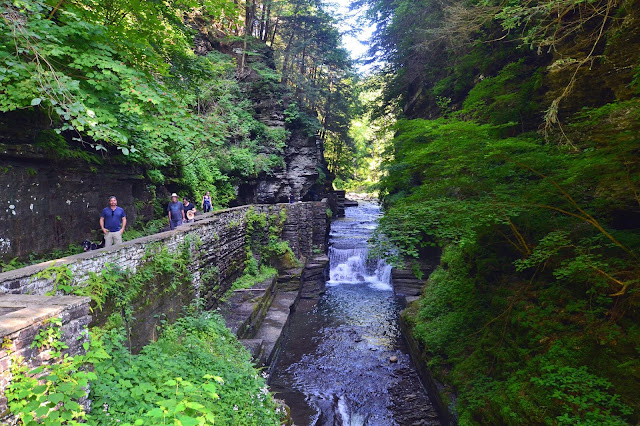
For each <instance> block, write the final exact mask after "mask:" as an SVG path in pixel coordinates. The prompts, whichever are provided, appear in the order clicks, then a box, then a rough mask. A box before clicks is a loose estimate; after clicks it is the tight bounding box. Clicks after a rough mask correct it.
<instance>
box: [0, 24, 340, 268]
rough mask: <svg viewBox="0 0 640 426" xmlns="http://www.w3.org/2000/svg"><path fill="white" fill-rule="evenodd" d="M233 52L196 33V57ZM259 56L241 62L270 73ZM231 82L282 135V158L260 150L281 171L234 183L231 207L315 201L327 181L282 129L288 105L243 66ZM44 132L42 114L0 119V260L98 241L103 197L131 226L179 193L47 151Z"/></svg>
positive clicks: (305, 143)
mask: <svg viewBox="0 0 640 426" xmlns="http://www.w3.org/2000/svg"><path fill="white" fill-rule="evenodd" d="M241 47H242V45H241V43H239V42H236V43H235V44H234V43H231V44H225V45H223V44H221V43H219V42H215V41H213V42H212V41H209V40H208V39H207V38H206V36H204V35H201V36H200V37H199V38H198V39H197V40H196V47H195V50H196V53H198V54H206V53H207V52H209V51H212V50H219V51H221V52H223V53H228V54H231V55H233V56H236V57H238V55H239V53H238V52H242V50H241V49H240V48H241ZM259 51H260V54H259V55H255V56H248V57H247V63H252V62H256V61H260V62H262V64H264V65H266V66H267V67H270V68H275V65H274V62H273V58H272V51H271V50H270V49H268V48H267V47H266V46H264V45H262V46H259ZM262 64H261V65H262ZM274 72H275V71H274ZM239 78H240V79H241V81H242V84H243V86H244V89H245V90H246V92H247V94H248V95H249V97H250V99H252V101H253V111H252V113H253V114H254V116H255V117H257V118H258V119H259V120H260V121H261V122H263V123H264V124H265V125H267V126H269V127H271V128H283V129H284V128H286V130H287V131H288V132H289V137H288V138H287V140H286V144H285V146H284V148H283V152H265V153H266V154H275V155H277V156H280V157H282V158H283V160H284V161H283V162H282V165H281V166H279V167H276V168H275V169H273V170H272V171H271V172H269V173H261V174H260V175H258V176H257V177H255V178H253V179H250V180H246V178H241V177H237V178H235V179H236V185H235V186H236V195H237V197H236V199H235V200H234V201H232V202H231V203H230V204H231V206H238V205H245V204H256V203H258V204H274V203H282V202H289V201H290V199H291V198H292V199H293V200H295V201H314V200H315V201H317V200H320V199H322V198H323V197H324V196H325V195H326V193H327V188H328V189H329V190H330V187H331V183H330V181H329V180H327V179H326V176H330V175H329V173H328V171H327V167H326V162H325V161H324V156H323V150H322V143H321V141H320V139H319V138H318V137H317V136H316V135H315V134H312V133H313V132H309V130H307V129H304V128H300V126H296V125H295V124H290V123H286V120H285V114H284V111H285V108H286V106H287V105H288V104H289V103H290V102H292V101H291V99H290V98H289V97H288V95H287V94H286V91H285V90H284V89H283V88H282V87H281V86H280V85H279V84H278V83H274V82H266V81H265V79H264V77H262V76H261V75H260V74H258V73H257V72H256V71H254V70H253V69H251V68H247V69H246V71H245V72H244V73H241V75H240V77H239ZM50 126H51V123H50V120H49V119H48V118H47V117H46V116H43V115H37V114H29V113H28V114H3V115H0V203H1V205H0V207H1V209H0V260H3V261H7V260H9V259H11V258H14V257H20V258H24V257H26V256H28V255H29V254H30V253H43V252H47V251H49V250H51V249H53V248H64V247H67V246H69V245H70V244H74V243H75V244H80V243H81V242H82V241H83V240H85V239H93V240H96V241H98V240H99V239H101V235H100V233H99V227H98V218H99V214H100V211H101V209H102V208H104V207H105V206H106V205H107V204H108V203H107V198H108V197H109V196H110V195H116V196H117V197H118V204H119V205H120V206H121V207H123V208H124V209H125V211H126V212H127V219H128V222H129V225H133V224H134V223H135V220H136V219H137V218H138V217H139V216H140V215H143V216H145V217H147V218H151V217H153V203H152V201H153V200H154V197H155V196H159V195H160V194H162V195H168V194H169V193H171V192H173V191H179V188H176V187H169V188H164V187H157V188H153V187H149V186H148V182H147V181H145V178H144V170H143V169H141V168H135V167H131V166H124V165H121V164H118V163H117V162H114V163H109V162H108V161H107V160H105V162H103V164H96V163H93V164H92V163H91V162H87V161H86V159H82V158H74V157H72V156H69V157H68V158H61V155H60V150H59V149H58V150H56V149H52V148H51V147H49V148H47V146H49V145H50V144H49V145H48V144H47V141H46V140H45V141H44V142H43V140H42V139H43V138H45V139H46V136H43V135H46V134H47V132H50V130H47V129H48V128H50ZM310 133H311V134H310ZM265 149H266V148H265ZM78 152H79V151H76V154H75V155H77V153H78ZM92 155H93V154H92ZM231 178H232V179H233V178H234V177H233V176H232V177H231ZM154 191H155V192H154Z"/></svg>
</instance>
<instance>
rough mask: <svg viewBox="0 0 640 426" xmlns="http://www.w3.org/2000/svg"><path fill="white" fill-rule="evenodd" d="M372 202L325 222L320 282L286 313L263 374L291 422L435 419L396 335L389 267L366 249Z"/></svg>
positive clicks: (373, 218)
mask: <svg viewBox="0 0 640 426" xmlns="http://www.w3.org/2000/svg"><path fill="white" fill-rule="evenodd" d="M379 216H380V209H379V207H378V206H377V205H376V204H375V203H372V202H361V203H360V206H359V207H347V208H346V216H345V217H344V218H340V219H336V220H334V221H333V223H332V231H331V239H330V243H331V244H330V249H329V259H330V263H329V271H328V276H327V277H326V278H327V279H326V280H325V282H324V290H323V291H320V292H313V293H309V294H308V295H307V296H306V297H305V296H303V297H302V299H301V300H300V301H299V303H298V304H297V307H296V310H295V312H293V313H292V316H291V317H290V319H289V320H290V328H289V331H288V333H287V339H286V341H285V342H284V343H283V347H282V351H281V352H280V355H279V358H278V359H277V361H276V363H275V365H273V366H272V369H271V371H272V375H271V378H270V386H271V389H272V390H273V391H274V392H276V393H277V394H278V397H279V398H282V399H284V400H285V402H286V403H287V405H289V407H291V414H292V418H293V420H294V421H295V424H296V425H299V426H302V425H439V424H441V423H440V421H439V419H438V415H437V412H436V410H435V408H434V406H433V404H432V403H431V401H430V400H429V397H428V395H427V393H426V391H425V389H424V387H423V386H422V384H421V382H420V379H419V376H418V374H417V372H416V369H415V366H414V365H413V363H412V361H411V357H410V356H409V354H408V349H407V346H406V343H405V341H404V339H403V337H402V335H401V331H400V326H399V318H398V316H399V312H400V310H401V309H402V304H401V301H400V300H399V299H398V298H397V297H396V296H395V295H394V292H393V289H392V287H391V285H390V275H391V268H390V267H389V266H388V265H386V264H385V263H384V261H382V260H379V259H372V258H370V257H369V248H368V243H367V240H368V238H369V237H370V236H371V233H372V232H373V230H374V229H375V227H376V223H377V218H378V217H379Z"/></svg>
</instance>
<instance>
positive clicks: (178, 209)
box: [167, 192, 184, 230]
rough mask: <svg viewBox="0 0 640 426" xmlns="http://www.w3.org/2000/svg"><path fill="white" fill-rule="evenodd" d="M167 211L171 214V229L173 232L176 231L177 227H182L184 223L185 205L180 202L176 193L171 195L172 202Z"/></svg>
mask: <svg viewBox="0 0 640 426" xmlns="http://www.w3.org/2000/svg"><path fill="white" fill-rule="evenodd" d="M167 211H168V212H169V227H170V228H171V230H173V229H175V228H176V226H180V225H182V221H183V220H184V205H183V204H182V203H181V202H180V201H178V194H176V193H175V192H174V193H173V194H171V202H170V203H169V207H167Z"/></svg>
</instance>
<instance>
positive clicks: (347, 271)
mask: <svg viewBox="0 0 640 426" xmlns="http://www.w3.org/2000/svg"><path fill="white" fill-rule="evenodd" d="M345 213H346V217H345V219H344V220H342V221H336V222H334V223H333V226H332V232H331V247H330V248H329V260H330V262H329V281H328V282H327V285H329V286H333V285H339V284H360V283H368V284H369V286H370V287H372V288H375V289H378V290H391V289H392V287H391V284H390V282H391V266H390V265H387V263H386V262H385V261H384V259H377V258H372V257H370V256H369V246H368V241H367V240H368V239H369V237H371V234H372V232H373V230H374V229H375V228H376V225H377V222H378V218H379V217H380V208H379V207H378V206H377V205H373V204H372V205H367V206H362V207H359V208H357V209H355V208H350V209H346V212H345Z"/></svg>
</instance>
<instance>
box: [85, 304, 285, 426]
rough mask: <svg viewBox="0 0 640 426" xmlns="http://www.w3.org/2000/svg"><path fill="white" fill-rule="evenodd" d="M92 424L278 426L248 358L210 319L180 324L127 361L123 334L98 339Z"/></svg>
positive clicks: (191, 319)
mask: <svg viewBox="0 0 640 426" xmlns="http://www.w3.org/2000/svg"><path fill="white" fill-rule="evenodd" d="M102 339H103V345H104V350H105V351H106V352H107V353H108V354H109V355H110V356H109V358H107V359H103V360H101V361H100V362H98V363H96V364H95V374H96V376H97V378H96V380H94V381H92V382H91V393H90V395H89V397H90V398H91V400H92V410H91V412H90V413H89V415H88V416H87V422H88V423H89V424H96V425H99V424H104V425H111V424H114V422H118V423H119V424H169V423H171V424H174V419H175V422H176V423H175V424H183V425H188V424H193V425H200V424H214V423H215V424H246V425H278V424H280V416H279V414H278V411H279V409H276V406H275V403H274V401H273V398H272V396H271V394H270V393H269V390H268V388H267V387H266V384H265V381H264V379H263V378H262V377H261V376H260V375H259V374H258V372H257V371H256V370H255V368H254V367H253V365H252V363H251V357H250V355H249V353H248V352H247V351H246V350H245V349H244V348H243V347H242V345H241V344H240V343H239V342H238V341H237V339H236V337H235V336H234V335H233V334H232V333H231V332H230V331H229V329H227V328H226V327H225V326H224V322H223V321H222V320H221V319H220V318H219V317H217V316H215V315H212V314H206V313H202V314H198V315H194V316H187V317H184V318H181V319H180V320H178V322H176V323H175V324H172V325H170V326H168V327H167V328H166V329H165V330H164V332H163V334H162V336H161V337H160V339H158V341H157V342H154V343H152V344H150V345H147V346H145V347H144V349H143V350H142V352H141V353H140V354H138V355H131V354H130V353H129V351H128V350H127V349H126V347H125V346H124V340H125V334H124V333H122V332H112V333H107V334H105V335H104V336H102Z"/></svg>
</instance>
